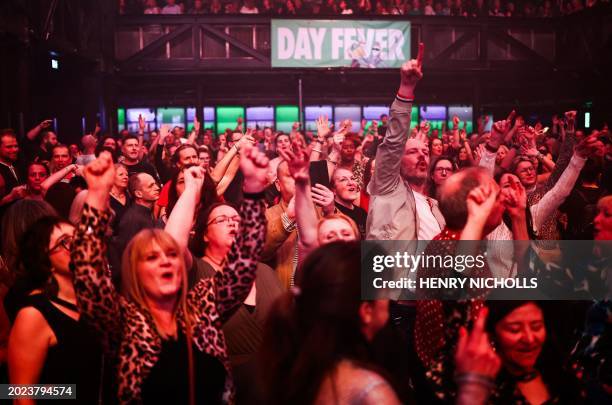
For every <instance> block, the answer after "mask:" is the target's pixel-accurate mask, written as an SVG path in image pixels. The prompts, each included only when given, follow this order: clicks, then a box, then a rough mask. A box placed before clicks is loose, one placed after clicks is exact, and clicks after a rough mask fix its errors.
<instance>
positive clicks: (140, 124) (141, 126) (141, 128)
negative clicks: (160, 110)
mask: <svg viewBox="0 0 612 405" xmlns="http://www.w3.org/2000/svg"><path fill="white" fill-rule="evenodd" d="M146 124H147V123H146V122H145V119H144V118H142V114H138V132H144V130H145V126H146Z"/></svg>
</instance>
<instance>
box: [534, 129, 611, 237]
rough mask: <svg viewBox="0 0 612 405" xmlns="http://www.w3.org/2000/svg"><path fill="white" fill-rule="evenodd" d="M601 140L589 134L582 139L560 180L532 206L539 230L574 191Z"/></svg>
mask: <svg viewBox="0 0 612 405" xmlns="http://www.w3.org/2000/svg"><path fill="white" fill-rule="evenodd" d="M599 143H600V141H598V140H597V136H592V135H591V136H589V137H587V138H584V139H583V140H581V141H580V142H579V143H578V144H577V145H576V148H575V152H574V155H573V156H572V159H571V160H570V162H569V164H568V165H567V167H566V168H565V170H564V171H563V173H562V174H561V177H560V178H559V181H557V182H555V184H554V185H553V187H552V188H551V189H550V190H548V191H547V192H546V194H544V196H543V197H542V199H541V200H540V201H539V202H538V203H537V204H534V205H532V206H531V208H530V209H531V213H532V216H533V225H534V227H535V229H536V231H538V230H539V229H540V226H542V224H543V223H544V221H545V220H546V219H548V218H549V217H550V216H551V215H552V214H553V213H554V212H555V210H556V209H557V208H559V206H560V205H561V204H563V202H564V201H565V199H566V198H567V197H568V196H569V195H570V193H571V192H572V188H573V187H574V185H575V184H576V180H577V179H578V176H579V175H580V171H581V170H582V168H583V167H584V164H585V163H586V160H587V158H588V157H589V156H592V155H593V154H594V153H596V151H597V148H598V147H599Z"/></svg>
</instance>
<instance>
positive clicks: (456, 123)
mask: <svg viewBox="0 0 612 405" xmlns="http://www.w3.org/2000/svg"><path fill="white" fill-rule="evenodd" d="M460 122H461V121H460V120H459V117H458V116H456V115H453V129H459V123H460Z"/></svg>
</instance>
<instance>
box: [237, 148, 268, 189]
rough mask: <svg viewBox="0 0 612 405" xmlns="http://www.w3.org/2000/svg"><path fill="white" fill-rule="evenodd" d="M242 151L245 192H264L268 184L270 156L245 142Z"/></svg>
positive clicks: (241, 165)
mask: <svg viewBox="0 0 612 405" xmlns="http://www.w3.org/2000/svg"><path fill="white" fill-rule="evenodd" d="M243 138H244V137H243ZM240 152H241V153H240V170H241V171H242V173H243V174H244V185H243V187H242V188H243V190H244V192H246V193H260V192H262V191H263V190H264V189H265V188H266V185H267V184H268V166H269V161H268V158H267V157H266V155H265V154H264V153H262V152H259V150H257V148H255V147H253V145H252V144H250V143H245V145H244V146H243V147H242V149H241V151H240Z"/></svg>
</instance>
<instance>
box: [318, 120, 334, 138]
mask: <svg viewBox="0 0 612 405" xmlns="http://www.w3.org/2000/svg"><path fill="white" fill-rule="evenodd" d="M316 124H317V137H318V138H319V140H320V141H324V140H325V138H326V137H327V136H328V135H329V134H330V133H331V130H330V129H329V119H328V118H327V116H320V117H319V118H317V121H316Z"/></svg>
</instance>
